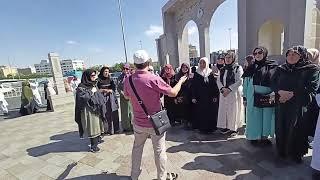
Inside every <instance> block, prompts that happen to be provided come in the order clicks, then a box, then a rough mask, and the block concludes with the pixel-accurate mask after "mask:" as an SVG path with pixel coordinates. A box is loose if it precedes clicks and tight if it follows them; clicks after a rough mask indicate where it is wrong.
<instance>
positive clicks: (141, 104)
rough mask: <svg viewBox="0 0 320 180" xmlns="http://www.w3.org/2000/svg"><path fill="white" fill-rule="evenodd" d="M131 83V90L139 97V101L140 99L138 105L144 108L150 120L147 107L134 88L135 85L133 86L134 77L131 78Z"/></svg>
mask: <svg viewBox="0 0 320 180" xmlns="http://www.w3.org/2000/svg"><path fill="white" fill-rule="evenodd" d="M129 83H130V86H131V89H132V90H133V92H134V94H135V95H136V97H137V99H138V103H139V104H140V106H141V107H142V109H143V111H144V113H145V114H146V115H147V116H148V118H150V115H149V114H148V111H147V107H146V106H145V105H144V104H143V102H142V100H141V98H140V96H139V95H138V93H137V90H136V88H135V87H134V84H133V82H132V75H131V76H130V77H129Z"/></svg>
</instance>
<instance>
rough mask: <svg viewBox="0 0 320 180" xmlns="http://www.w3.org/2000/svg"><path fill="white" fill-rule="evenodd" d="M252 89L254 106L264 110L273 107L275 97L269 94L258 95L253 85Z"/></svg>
mask: <svg viewBox="0 0 320 180" xmlns="http://www.w3.org/2000/svg"><path fill="white" fill-rule="evenodd" d="M253 89H254V94H253V98H254V106H255V107H258V108H266V107H275V104H276V99H275V95H271V94H258V93H256V91H255V87H254V85H253Z"/></svg>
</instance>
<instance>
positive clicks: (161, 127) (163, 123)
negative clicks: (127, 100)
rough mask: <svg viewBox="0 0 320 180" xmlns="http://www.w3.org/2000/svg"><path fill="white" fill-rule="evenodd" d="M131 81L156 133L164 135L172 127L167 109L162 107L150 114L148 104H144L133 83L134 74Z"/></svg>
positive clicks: (130, 78)
mask: <svg viewBox="0 0 320 180" xmlns="http://www.w3.org/2000/svg"><path fill="white" fill-rule="evenodd" d="M129 83H130V86H131V88H132V90H133V92H134V94H135V95H136V97H137V99H138V103H139V104H140V105H141V107H142V109H143V111H144V113H145V114H146V115H147V117H148V119H149V120H150V121H151V123H152V126H153V129H154V131H155V133H156V135H162V134H163V133H165V132H166V131H167V130H168V129H169V128H170V127H171V125H170V121H169V117H168V115H167V111H166V110H165V109H162V110H160V111H159V112H157V113H155V114H153V115H149V114H148V112H147V108H146V106H145V105H144V104H143V102H142V100H141V98H140V96H139V95H138V93H137V90H136V88H135V87H134V85H133V82H132V76H130V77H129ZM151 98H152V97H151Z"/></svg>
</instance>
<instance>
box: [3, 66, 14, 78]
mask: <svg viewBox="0 0 320 180" xmlns="http://www.w3.org/2000/svg"><path fill="white" fill-rule="evenodd" d="M17 73H18V71H17V68H15V67H9V66H0V76H3V77H8V75H13V76H15V75H16V74H17Z"/></svg>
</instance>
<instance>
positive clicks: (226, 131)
mask: <svg viewBox="0 0 320 180" xmlns="http://www.w3.org/2000/svg"><path fill="white" fill-rule="evenodd" d="M220 131H221V134H228V133H230V132H231V130H230V129H227V128H226V129H221V130H220Z"/></svg>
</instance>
